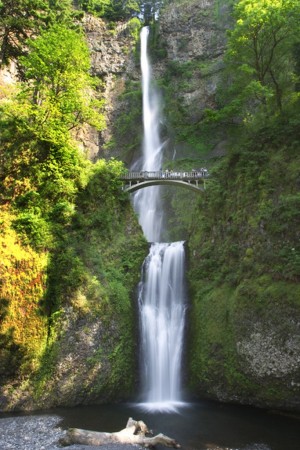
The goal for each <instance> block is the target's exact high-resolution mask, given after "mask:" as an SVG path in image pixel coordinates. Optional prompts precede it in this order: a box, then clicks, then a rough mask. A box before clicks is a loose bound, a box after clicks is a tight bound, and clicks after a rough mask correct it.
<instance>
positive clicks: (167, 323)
mask: <svg viewBox="0 0 300 450" xmlns="http://www.w3.org/2000/svg"><path fill="white" fill-rule="evenodd" d="M144 269H145V278H144V281H143V283H142V288H141V291H140V296H139V310H140V318H141V340H142V375H143V378H142V379H143V385H144V386H143V387H144V393H145V402H146V403H148V408H151V409H159V410H161V409H165V410H168V409H172V407H174V406H175V405H176V404H177V403H178V402H179V401H180V400H181V395H180V388H181V356H182V343H183V332H184V319H185V305H184V297H185V296H184V246H183V242H173V243H170V244H168V243H155V244H152V245H151V248H150V253H149V255H148V257H147V259H146V260H145V263H144Z"/></svg>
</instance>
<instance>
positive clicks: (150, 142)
mask: <svg viewBox="0 0 300 450" xmlns="http://www.w3.org/2000/svg"><path fill="white" fill-rule="evenodd" d="M148 34H149V30H148V28H147V27H145V28H143V29H142V32H141V69H142V85H143V123H144V142H143V156H142V164H141V166H140V167H139V168H137V166H135V170H137V169H138V170H144V171H147V170H148V171H152V170H155V171H156V170H159V169H160V168H161V164H162V149H163V144H162V143H161V141H160V136H159V122H160V121H159V118H160V113H159V97H158V94H157V92H156V89H155V88H154V86H153V85H152V77H151V68H150V64H149V59H148V55H147V41H148ZM134 208H135V210H136V212H137V213H138V215H139V221H140V224H141V226H142V228H143V231H144V234H145V236H146V238H147V239H148V241H149V242H152V244H151V248H150V253H149V255H148V257H147V258H146V260H145V263H144V266H143V279H142V282H141V289H140V295H139V311H140V325H141V353H142V355H141V360H142V362H141V367H142V380H143V397H144V399H143V400H144V403H143V406H146V407H147V409H152V410H170V409H172V408H174V406H175V405H177V404H178V402H180V400H181V394H180V391H181V359H182V346H183V334H184V319H185V295H184V243H183V242H174V243H158V242H159V240H160V238H161V231H162V227H163V211H162V207H161V198H160V189H159V187H158V186H153V187H148V188H144V189H141V190H140V191H138V192H137V193H136V194H135V196H134Z"/></svg>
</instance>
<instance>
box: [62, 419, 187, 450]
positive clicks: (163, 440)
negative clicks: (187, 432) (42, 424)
mask: <svg viewBox="0 0 300 450" xmlns="http://www.w3.org/2000/svg"><path fill="white" fill-rule="evenodd" d="M147 434H152V432H151V431H150V430H148V427H147V425H146V424H145V423H144V422H143V421H141V420H134V419H132V418H131V417H130V418H129V419H128V422H127V425H126V428H124V429H123V430H121V431H118V432H115V433H105V432H98V431H89V430H81V429H80V428H69V429H68V431H67V434H66V436H65V437H64V438H63V439H62V440H61V441H60V443H61V444H62V445H64V446H67V445H72V444H82V445H98V446H99V445H107V444H138V445H143V446H144V447H154V446H155V445H164V446H165V447H173V448H180V445H179V444H178V443H177V442H176V441H175V439H172V438H169V437H168V436H165V435H164V434H161V433H160V434H157V435H156V436H153V437H147V436H146V435H147Z"/></svg>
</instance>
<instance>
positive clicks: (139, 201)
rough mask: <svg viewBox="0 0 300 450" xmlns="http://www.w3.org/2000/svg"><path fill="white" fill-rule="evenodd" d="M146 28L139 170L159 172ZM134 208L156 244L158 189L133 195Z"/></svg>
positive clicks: (157, 111) (159, 212)
mask: <svg viewBox="0 0 300 450" xmlns="http://www.w3.org/2000/svg"><path fill="white" fill-rule="evenodd" d="M148 35H149V29H148V27H144V28H143V29H142V31H141V71H142V88H143V126H144V140H143V155H142V165H141V167H140V170H148V171H152V170H153V171H158V170H160V169H161V164H162V148H163V143H161V141H160V136H159V117H160V101H159V96H158V93H157V91H156V89H155V88H154V86H153V85H152V74H151V67H150V63H149V59H148V55H147V42H148ZM133 203H134V209H135V211H136V212H137V213H138V216H139V221H140V224H141V227H142V229H143V231H144V234H145V236H146V238H147V239H148V241H149V242H158V241H159V240H160V237H161V231H162V226H163V212H162V206H161V200H160V188H159V186H153V187H149V188H147V189H141V190H140V191H138V192H137V193H136V194H135V196H134V201H133Z"/></svg>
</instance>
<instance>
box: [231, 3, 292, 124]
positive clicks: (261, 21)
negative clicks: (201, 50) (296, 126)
mask: <svg viewBox="0 0 300 450" xmlns="http://www.w3.org/2000/svg"><path fill="white" fill-rule="evenodd" d="M234 17H235V19H236V23H235V27H234V29H233V30H232V31H231V32H230V33H229V41H228V50H227V54H226V61H227V64H228V66H229V72H230V78H231V81H232V80H233V81H234V82H233V84H232V89H231V93H232V96H233V97H234V98H235V100H234V101H233V102H232V103H231V108H232V111H234V112H236V110H237V109H238V108H242V109H243V114H242V115H243V118H244V119H247V117H250V118H251V116H252V114H253V113H254V114H255V112H257V111H262V112H263V114H264V116H265V117H267V116H271V115H274V114H277V113H282V111H283V110H284V109H285V106H286V105H290V104H291V103H292V102H293V101H295V99H297V95H296V94H295V82H296V73H295V72H296V71H295V65H296V64H295V63H296V62H295V58H294V48H295V45H296V43H297V42H299V24H300V21H299V19H300V4H299V1H298V0H256V1H253V0H240V1H239V2H238V3H237V4H236V6H235V9H234ZM229 109H230V107H228V110H229Z"/></svg>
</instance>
